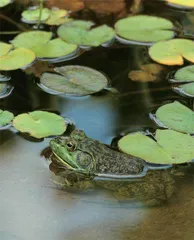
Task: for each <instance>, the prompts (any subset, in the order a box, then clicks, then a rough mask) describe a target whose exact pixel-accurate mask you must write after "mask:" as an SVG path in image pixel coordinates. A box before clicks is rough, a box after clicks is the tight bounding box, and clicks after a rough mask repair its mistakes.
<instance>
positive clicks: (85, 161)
mask: <svg viewBox="0 0 194 240" xmlns="http://www.w3.org/2000/svg"><path fill="white" fill-rule="evenodd" d="M50 149H51V154H50V160H51V164H50V166H49V168H50V170H51V171H52V172H54V173H55V175H57V176H60V178H61V179H63V180H62V181H61V182H63V183H62V184H63V186H65V188H74V189H75V188H76V189H89V188H90V189H91V188H95V187H101V188H104V189H108V190H110V191H113V193H114V196H115V197H116V198H117V199H119V200H126V199H129V200H131V201H133V200H134V201H136V200H138V201H143V202H144V203H146V205H147V206H150V205H158V204H161V203H164V202H167V201H168V200H169V199H170V198H171V197H172V196H173V195H174V193H175V192H176V186H175V179H174V176H173V174H171V172H169V171H168V170H164V169H163V170H150V171H148V172H147V174H146V175H145V176H144V177H139V178H132V179H128V180H126V179H125V180H123V179H117V180H116V181H112V180H110V179H100V180H96V179H95V178H96V173H98V175H97V176H99V175H100V174H103V176H105V175H106V174H108V175H109V174H110V176H112V175H111V174H114V176H115V175H118V176H121V177H122V176H125V175H127V174H131V175H132V176H135V175H136V174H139V173H141V172H142V171H143V168H144V166H145V161H144V160H143V159H141V158H137V157H134V156H131V155H128V154H125V153H123V152H120V151H119V150H118V149H116V148H112V147H111V146H109V145H106V144H104V143H101V142H100V141H98V140H95V139H93V138H90V137H88V136H87V135H86V134H85V132H84V131H82V130H80V129H75V130H74V131H72V132H71V134H70V135H69V136H60V137H56V138H54V139H52V140H51V141H50Z"/></svg>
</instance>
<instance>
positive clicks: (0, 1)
mask: <svg viewBox="0 0 194 240" xmlns="http://www.w3.org/2000/svg"><path fill="white" fill-rule="evenodd" d="M12 2H13V0H0V8H1V7H5V6H7V5H8V4H10V3H12Z"/></svg>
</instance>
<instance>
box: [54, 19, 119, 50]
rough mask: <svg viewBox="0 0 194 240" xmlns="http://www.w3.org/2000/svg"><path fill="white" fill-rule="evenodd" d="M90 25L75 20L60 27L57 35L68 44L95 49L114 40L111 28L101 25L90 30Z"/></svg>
mask: <svg viewBox="0 0 194 240" xmlns="http://www.w3.org/2000/svg"><path fill="white" fill-rule="evenodd" d="M92 25H93V23H91V22H87V21H76V20H75V21H72V22H69V23H65V24H63V25H61V26H60V27H59V28H58V30H57V33H58V35H59V37H60V38H62V39H63V40H65V41H66V42H68V43H74V44H77V45H84V46H95V47H97V46H100V45H101V44H103V43H105V42H108V41H110V40H111V39H113V38H114V36H115V32H114V29H112V28H111V27H108V26H107V25H102V26H99V27H96V28H93V29H92V30H90V27H91V26H92Z"/></svg>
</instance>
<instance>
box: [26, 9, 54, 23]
mask: <svg viewBox="0 0 194 240" xmlns="http://www.w3.org/2000/svg"><path fill="white" fill-rule="evenodd" d="M39 16H40V8H37V9H29V10H26V11H24V12H23V13H22V21H23V22H26V23H36V22H38V20H39ZM49 16H50V10H49V9H48V8H43V9H42V11H41V19H40V20H41V22H44V21H46V20H47V19H48V18H49Z"/></svg>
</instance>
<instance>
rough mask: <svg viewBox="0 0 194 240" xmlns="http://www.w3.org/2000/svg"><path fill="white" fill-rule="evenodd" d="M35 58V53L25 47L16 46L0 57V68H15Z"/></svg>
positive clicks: (27, 63) (23, 65)
mask: <svg viewBox="0 0 194 240" xmlns="http://www.w3.org/2000/svg"><path fill="white" fill-rule="evenodd" d="M35 59H36V56H35V54H34V53H33V52H32V51H30V50H28V49H25V48H18V49H15V50H13V51H11V52H9V53H8V54H7V55H5V56H3V57H1V58H0V70H6V71H10V70H15V69H18V68H23V67H25V66H27V65H29V64H31V63H32V62H33V61H34V60H35Z"/></svg>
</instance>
